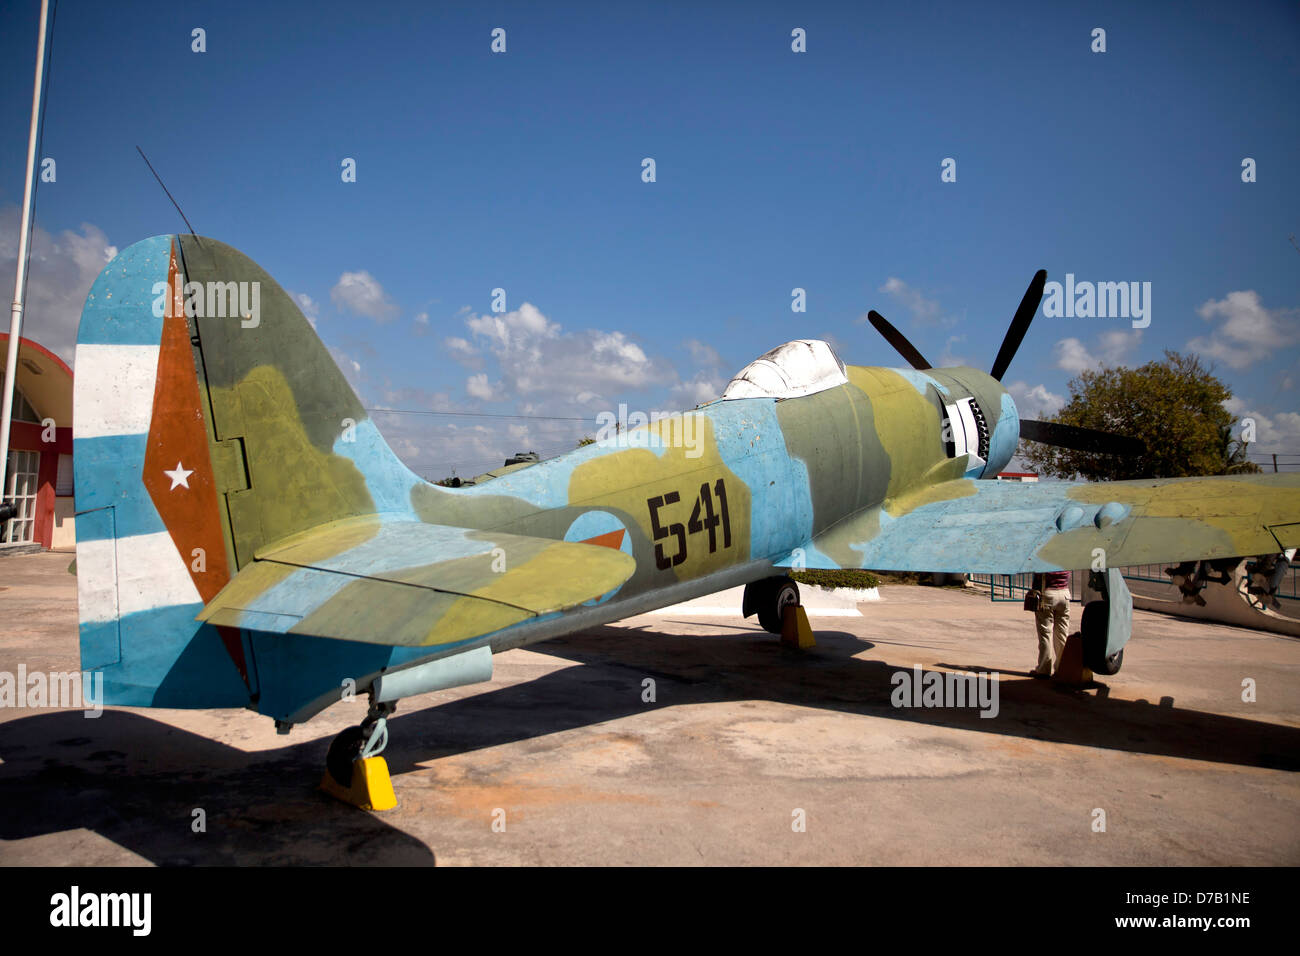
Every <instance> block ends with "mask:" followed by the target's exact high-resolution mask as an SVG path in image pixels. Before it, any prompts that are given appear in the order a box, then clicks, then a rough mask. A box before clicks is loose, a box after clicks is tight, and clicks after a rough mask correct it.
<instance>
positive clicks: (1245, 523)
mask: <svg viewBox="0 0 1300 956" xmlns="http://www.w3.org/2000/svg"><path fill="white" fill-rule="evenodd" d="M1297 546H1300V474H1273V475H1241V476H1228V477H1212V478H1168V479H1158V480H1143V481H1114V482H1096V483H1076V482H1046V481H1044V482H1032V483H1030V482H1023V483H1022V482H1010V481H977V480H970V479H958V480H955V481H946V482H941V483H939V484H936V485H932V486H930V487H928V488H924V489H921V490H920V491H917V492H914V493H912V494H910V495H906V496H902V497H900V498H896V499H891V500H887V501H886V502H885V503H884V506H883V507H880V508H872V509H869V510H866V511H861V512H858V513H857V514H856V515H853V516H852V517H850V518H847V519H845V520H843V521H841V522H839V523H838V524H837V525H834V526H833V527H831V528H829V529H827V530H826V531H825V532H823V533H822V534H820V535H818V536H817V537H816V538H814V539H813V540H812V541H811V542H809V543H808V544H807V545H806V546H805V547H804V548H803V554H802V555H798V554H795V555H792V556H791V557H789V558H787V559H785V560H784V561H781V562H778V563H779V564H781V565H783V566H786V567H789V566H792V565H793V566H797V565H798V564H799V559H802V562H803V565H804V566H805V567H809V568H874V569H878V570H882V571H950V572H972V573H993V574H1014V573H1018V572H1022V571H1055V570H1076V569H1086V568H1092V567H1095V566H1096V560H1097V558H1098V557H1099V556H1103V557H1104V561H1105V564H1104V565H1103V566H1104V567H1119V566H1123V565H1134V564H1156V563H1162V562H1176V561H1185V560H1192V559H1202V558H1226V557H1236V556H1244V555H1253V554H1265V553H1270V552H1277V551H1280V550H1282V549H1284V548H1294V547H1297ZM1098 549H1100V552H1099V551H1098Z"/></svg>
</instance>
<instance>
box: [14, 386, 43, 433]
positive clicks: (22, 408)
mask: <svg viewBox="0 0 1300 956" xmlns="http://www.w3.org/2000/svg"><path fill="white" fill-rule="evenodd" d="M14 421H16V422H30V423H31V424H33V425H39V424H40V423H41V416H40V415H38V414H37V413H36V409H34V408H32V403H31V402H29V401H27V396H26V395H24V394H23V390H22V389H21V388H19V387H18V386H16V385H15V386H14Z"/></svg>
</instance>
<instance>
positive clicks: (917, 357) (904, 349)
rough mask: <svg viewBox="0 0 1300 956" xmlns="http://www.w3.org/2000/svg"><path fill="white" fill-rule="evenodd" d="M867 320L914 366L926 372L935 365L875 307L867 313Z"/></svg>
mask: <svg viewBox="0 0 1300 956" xmlns="http://www.w3.org/2000/svg"><path fill="white" fill-rule="evenodd" d="M867 320H868V321H869V322H870V323H871V324H872V325H873V326H874V327H875V329H876V331H877V332H879V333H880V334H881V335H883V336H884V337H885V341H886V342H888V343H889V344H890V345H892V346H893V347H894V348H895V349H896V350H897V352H898V354H899V355H901V356H903V358H905V359H907V361H908V363H909V364H910V365H911V366H912V368H914V369H918V370H920V371H922V372H924V371H925V370H926V369H928V368H932V367H933V366H931V365H930V363H929V362H927V361H926V360H925V356H923V355H922V354H921V353H920V352H918V351H917V350H916V346H915V345H913V344H912V343H911V342H909V341H907V336H905V335H904V334H903V333H902V332H900V331H898V329H896V328H894V327H893V326H892V325H890V324H889V320H888V319H886V318H885V317H884V316H883V315H881V314H880V313H879V312H877V311H876V310H875V309H872V310H871V311H870V312H868V313H867Z"/></svg>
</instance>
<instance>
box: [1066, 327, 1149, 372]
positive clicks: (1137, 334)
mask: <svg viewBox="0 0 1300 956" xmlns="http://www.w3.org/2000/svg"><path fill="white" fill-rule="evenodd" d="M1141 342H1142V330H1141V329H1135V330H1133V331H1124V330H1123V329H1114V330H1112V331H1110V332H1103V333H1101V335H1099V336H1098V337H1097V350H1096V352H1095V353H1093V352H1091V351H1089V350H1088V348H1087V346H1085V345H1084V344H1083V342H1081V341H1080V340H1079V339H1076V338H1068V339H1061V341H1059V342H1057V343H1056V367H1057V368H1060V369H1064V370H1065V371H1067V372H1069V373H1070V374H1071V375H1078V374H1079V373H1080V372H1084V371H1087V370H1089V369H1096V368H1100V367H1101V366H1103V365H1109V366H1112V367H1113V366H1116V365H1121V364H1123V363H1124V361H1125V360H1126V359H1127V358H1128V356H1129V353H1130V352H1132V351H1133V350H1134V349H1136V348H1137V347H1138V345H1139V344H1141Z"/></svg>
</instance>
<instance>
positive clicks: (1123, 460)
mask: <svg viewBox="0 0 1300 956" xmlns="http://www.w3.org/2000/svg"><path fill="white" fill-rule="evenodd" d="M1069 389H1070V401H1069V402H1068V403H1067V404H1066V405H1065V407H1064V408H1062V409H1061V410H1060V411H1059V412H1058V413H1057V414H1056V415H1055V416H1053V417H1052V419H1051V420H1052V421H1056V422H1061V423H1063V424H1066V425H1078V426H1081V427H1083V428H1095V429H1097V430H1099V431H1104V432H1113V433H1115V434H1118V435H1128V436H1130V437H1132V438H1138V439H1141V440H1142V441H1144V442H1145V443H1146V446H1147V451H1146V454H1145V455H1142V456H1140V457H1123V456H1120V455H1099V454H1095V453H1091V452H1081V451H1073V450H1072V449H1069V448H1056V447H1053V446H1051V445H1043V444H1039V443H1038V442H1024V443H1022V445H1021V446H1020V447H1021V454H1022V456H1023V457H1024V458H1025V460H1026V461H1028V462H1029V463H1030V465H1032V466H1033V467H1034V468H1035V470H1037V471H1038V472H1039V473H1041V474H1044V475H1049V476H1051V477H1055V478H1074V477H1083V478H1086V479H1087V480H1089V481H1117V480H1121V479H1125V478H1182V477H1188V476H1192V475H1226V474H1239V473H1242V472H1253V471H1259V468H1258V466H1256V465H1253V464H1251V463H1250V462H1249V461H1247V460H1246V450H1247V449H1246V444H1245V443H1244V442H1242V441H1241V440H1240V439H1238V438H1234V437H1233V435H1234V429H1235V426H1236V425H1237V418H1236V416H1234V415H1233V414H1232V413H1231V412H1229V411H1228V410H1227V409H1226V408H1224V407H1223V403H1224V402H1225V401H1227V400H1228V399H1230V398H1231V397H1232V392H1231V391H1230V390H1229V389H1228V387H1227V386H1226V385H1224V384H1223V382H1221V381H1219V379H1218V378H1216V377H1215V375H1214V374H1213V369H1211V368H1206V367H1205V366H1203V365H1201V360H1200V359H1199V358H1198V357H1197V356H1195V355H1181V354H1179V353H1178V352H1171V351H1166V352H1165V358H1164V361H1163V362H1148V363H1147V364H1146V365H1143V366H1142V367H1141V368H1126V367H1123V366H1121V367H1119V368H1104V367H1103V368H1102V369H1100V370H1098V371H1086V372H1083V373H1081V374H1080V375H1078V376H1076V377H1075V378H1072V379H1071V380H1070V383H1069Z"/></svg>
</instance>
